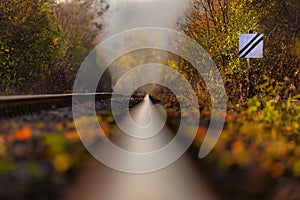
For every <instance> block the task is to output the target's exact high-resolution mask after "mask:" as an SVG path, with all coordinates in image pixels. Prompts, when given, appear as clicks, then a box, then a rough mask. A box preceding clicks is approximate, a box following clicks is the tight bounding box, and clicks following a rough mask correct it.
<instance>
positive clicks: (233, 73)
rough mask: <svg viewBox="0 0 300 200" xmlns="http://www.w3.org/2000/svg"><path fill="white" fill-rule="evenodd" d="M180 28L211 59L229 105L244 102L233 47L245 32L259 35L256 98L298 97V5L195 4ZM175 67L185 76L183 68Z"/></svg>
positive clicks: (256, 1)
mask: <svg viewBox="0 0 300 200" xmlns="http://www.w3.org/2000/svg"><path fill="white" fill-rule="evenodd" d="M181 28H182V30H183V31H184V32H185V34H187V35H188V36H190V37H191V38H193V39H195V40H196V41H197V42H198V43H199V44H201V45H202V46H203V47H204V48H205V49H206V50H207V51H208V52H209V54H210V55H211V56H212V58H213V59H214V61H215V63H216V64H217V66H218V68H219V70H220V72H221V74H222V76H223V79H224V81H225V87H226V91H227V95H228V100H229V101H230V102H234V103H237V102H243V101H244V100H245V99H247V94H248V93H247V79H248V76H247V63H246V59H239V58H238V41H239V34H241V33H247V32H248V30H250V29H251V30H253V31H254V33H262V34H264V58H262V59H254V60H253V73H254V80H255V85H256V91H255V94H256V95H258V96H265V95H269V96H272V97H277V98H281V99H283V98H288V97H289V96H293V95H296V94H299V92H300V1H295V0H286V1H281V0H270V1H261V0H195V1H192V9H191V11H190V12H188V14H187V15H186V23H185V24H184V25H183V26H182V27H181ZM178 67H179V68H181V70H182V69H185V71H186V73H187V74H189V71H190V68H191V67H190V66H189V64H188V63H187V62H185V61H181V62H180V63H179V66H178ZM183 71H184V70H183ZM199 78H200V77H199ZM199 78H198V79H194V80H199ZM194 84H198V83H195V82H194ZM202 92H204V93H205V92H207V91H205V89H204V90H203V91H202Z"/></svg>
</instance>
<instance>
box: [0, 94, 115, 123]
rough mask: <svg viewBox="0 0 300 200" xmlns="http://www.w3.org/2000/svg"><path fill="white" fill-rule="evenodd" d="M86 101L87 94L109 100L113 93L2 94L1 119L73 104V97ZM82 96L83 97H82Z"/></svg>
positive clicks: (0, 97) (0, 98) (0, 102)
mask: <svg viewBox="0 0 300 200" xmlns="http://www.w3.org/2000/svg"><path fill="white" fill-rule="evenodd" d="M73 96H77V97H79V98H77V99H79V100H83V101H85V99H86V98H85V97H86V96H95V101H98V100H108V99H110V98H111V96H112V93H78V94H75V93H73V94H46V95H16V96H0V119H1V118H7V117H8V118H10V117H14V116H20V115H24V114H28V113H29V114H30V113H34V112H36V111H40V110H49V109H53V108H63V107H69V106H72V97H73ZM80 97H82V98H80Z"/></svg>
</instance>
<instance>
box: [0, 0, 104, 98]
mask: <svg viewBox="0 0 300 200" xmlns="http://www.w3.org/2000/svg"><path fill="white" fill-rule="evenodd" d="M95 3H98V4H100V5H102V4H104V3H105V2H103V0H84V1H80V0H73V1H70V2H65V3H57V2H56V1H53V0H9V1H6V0H1V1H0V88H1V89H0V95H10V94H44V93H62V92H68V91H71V90H72V86H73V82H74V79H75V76H76V72H77V70H78V68H79V66H80V64H81V62H82V61H83V59H84V58H85V56H86V55H87V54H88V53H89V51H90V50H91V49H92V48H93V47H94V44H95V43H96V42H97V41H99V33H100V30H101V26H100V25H99V24H97V18H98V19H99V18H100V17H101V16H102V15H103V13H104V12H105V10H104V9H107V8H108V7H107V6H104V5H103V6H100V7H98V8H97V9H98V10H96V12H95V10H93V9H95V7H94V6H93V5H94V4H95ZM95 13H97V14H95ZM98 23H99V22H98Z"/></svg>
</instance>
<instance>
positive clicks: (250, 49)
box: [239, 30, 263, 98]
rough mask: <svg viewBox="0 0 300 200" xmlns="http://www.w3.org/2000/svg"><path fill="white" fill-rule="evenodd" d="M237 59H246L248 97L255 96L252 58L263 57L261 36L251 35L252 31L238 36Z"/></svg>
mask: <svg viewBox="0 0 300 200" xmlns="http://www.w3.org/2000/svg"><path fill="white" fill-rule="evenodd" d="M239 57H240V58H247V62H248V97H249V98H250V97H253V96H254V94H255V85H254V80H253V78H254V77H253V71H252V67H253V66H252V60H251V59H252V58H262V57H263V34H253V31H252V30H249V31H248V34H240V41H239Z"/></svg>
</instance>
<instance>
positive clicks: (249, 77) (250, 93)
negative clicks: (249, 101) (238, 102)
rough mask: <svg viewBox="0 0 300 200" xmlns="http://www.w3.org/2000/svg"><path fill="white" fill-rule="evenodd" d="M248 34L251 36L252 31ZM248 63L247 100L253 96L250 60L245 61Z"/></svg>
mask: <svg viewBox="0 0 300 200" xmlns="http://www.w3.org/2000/svg"><path fill="white" fill-rule="evenodd" d="M248 33H249V34H253V30H249V31H248ZM247 62H248V98H251V97H253V96H254V81H253V71H252V67H253V66H252V60H251V58H248V59H247Z"/></svg>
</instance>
